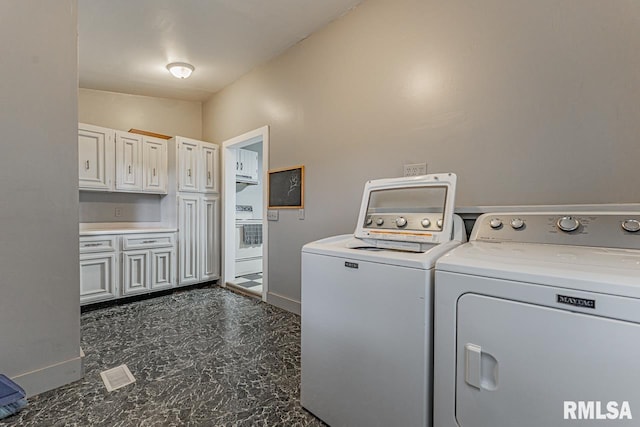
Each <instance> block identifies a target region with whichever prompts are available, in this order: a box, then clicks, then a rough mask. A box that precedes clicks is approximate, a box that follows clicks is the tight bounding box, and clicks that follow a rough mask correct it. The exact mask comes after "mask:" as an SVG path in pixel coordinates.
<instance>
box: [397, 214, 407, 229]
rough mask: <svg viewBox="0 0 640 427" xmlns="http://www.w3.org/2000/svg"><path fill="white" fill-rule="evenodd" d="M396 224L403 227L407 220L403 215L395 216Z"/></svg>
mask: <svg viewBox="0 0 640 427" xmlns="http://www.w3.org/2000/svg"><path fill="white" fill-rule="evenodd" d="M396 225H397V226H398V227H404V226H405V225H407V220H406V219H405V218H404V217H401V216H399V217H398V218H396Z"/></svg>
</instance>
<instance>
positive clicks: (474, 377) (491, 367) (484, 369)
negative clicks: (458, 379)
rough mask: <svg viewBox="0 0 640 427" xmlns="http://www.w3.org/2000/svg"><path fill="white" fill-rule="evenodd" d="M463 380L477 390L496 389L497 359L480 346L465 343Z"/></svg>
mask: <svg viewBox="0 0 640 427" xmlns="http://www.w3.org/2000/svg"><path fill="white" fill-rule="evenodd" d="M464 365H465V367H464V381H465V382H466V383H467V384H469V385H470V386H471V387H474V388H477V389H478V390H482V389H484V390H489V391H495V390H497V389H498V361H497V360H496V358H495V357H493V356H492V355H490V354H489V353H487V352H483V351H482V347H480V346H479V345H476V344H471V343H467V344H465V346H464Z"/></svg>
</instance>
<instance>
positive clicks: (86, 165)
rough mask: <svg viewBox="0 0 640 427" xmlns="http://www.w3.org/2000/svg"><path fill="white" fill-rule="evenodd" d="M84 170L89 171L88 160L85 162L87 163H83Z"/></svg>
mask: <svg viewBox="0 0 640 427" xmlns="http://www.w3.org/2000/svg"><path fill="white" fill-rule="evenodd" d="M84 168H85V169H87V170H89V160H87V162H86V163H85V166H84Z"/></svg>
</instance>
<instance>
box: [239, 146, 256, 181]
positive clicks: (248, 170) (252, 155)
mask: <svg viewBox="0 0 640 427" xmlns="http://www.w3.org/2000/svg"><path fill="white" fill-rule="evenodd" d="M236 181H237V182H245V183H248V184H257V183H258V153H256V152H255V151H251V150H244V149H242V148H239V149H238V150H237V151H236Z"/></svg>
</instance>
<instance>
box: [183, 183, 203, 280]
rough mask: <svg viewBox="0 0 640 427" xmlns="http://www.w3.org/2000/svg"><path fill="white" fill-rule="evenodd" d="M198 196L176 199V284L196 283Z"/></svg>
mask: <svg viewBox="0 0 640 427" xmlns="http://www.w3.org/2000/svg"><path fill="white" fill-rule="evenodd" d="M199 206H200V196H197V195H194V196H179V197H178V227H179V230H178V231H179V233H178V236H179V237H178V275H179V278H178V284H179V285H187V284H190V283H196V282H197V281H198V264H199V262H198V252H199V248H198V245H199V233H198V228H199V226H198V210H199Z"/></svg>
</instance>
